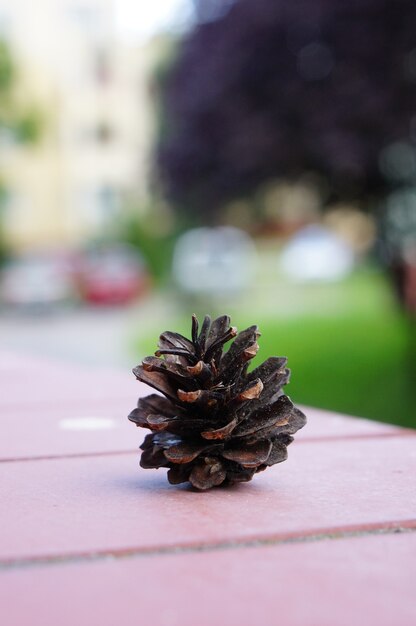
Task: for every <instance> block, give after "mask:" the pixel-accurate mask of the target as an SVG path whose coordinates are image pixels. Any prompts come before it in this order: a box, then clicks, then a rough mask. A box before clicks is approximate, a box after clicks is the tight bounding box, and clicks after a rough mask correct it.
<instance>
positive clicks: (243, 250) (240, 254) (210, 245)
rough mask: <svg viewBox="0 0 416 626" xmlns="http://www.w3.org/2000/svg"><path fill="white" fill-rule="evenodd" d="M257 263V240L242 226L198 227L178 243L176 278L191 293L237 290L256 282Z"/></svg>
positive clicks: (175, 258) (175, 263)
mask: <svg viewBox="0 0 416 626" xmlns="http://www.w3.org/2000/svg"><path fill="white" fill-rule="evenodd" d="M256 262H257V253H256V249H255V246H254V243H253V241H252V240H251V238H250V237H249V236H248V235H247V234H246V233H245V232H244V231H242V230H240V229H239V228H233V227H230V226H223V227H219V228H195V229H192V230H189V231H188V232H186V233H185V234H183V235H182V236H181V237H180V238H179V239H178V241H177V243H176V246H175V251H174V256H173V277H174V279H175V281H176V283H177V284H178V285H179V287H180V288H181V289H182V290H183V291H184V292H187V293H190V294H194V295H197V294H204V295H216V294H221V293H236V292H239V291H243V290H244V289H245V288H247V286H248V285H249V284H250V283H251V282H252V281H253V279H254V275H255V271H256Z"/></svg>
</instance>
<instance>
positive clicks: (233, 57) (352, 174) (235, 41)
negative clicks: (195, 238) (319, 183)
mask: <svg viewBox="0 0 416 626" xmlns="http://www.w3.org/2000/svg"><path fill="white" fill-rule="evenodd" d="M216 4H217V5H218V2H216ZM227 5H228V7H229V10H228V11H227V12H226V13H225V14H222V15H221V14H220V17H219V18H218V19H211V20H210V21H206V22H204V23H200V24H199V25H198V26H197V27H196V28H195V29H194V31H193V32H192V33H190V34H189V35H188V37H187V38H186V39H185V40H184V42H183V44H182V46H181V49H180V52H179V55H178V57H177V59H176V61H175V63H174V65H173V67H172V69H171V71H170V74H169V76H168V79H167V81H166V85H165V90H164V110H165V116H166V120H165V124H164V133H163V135H161V137H160V141H159V146H158V151H157V163H158V169H159V176H160V180H161V183H162V185H163V188H164V190H165V193H166V194H167V196H168V198H169V199H170V200H171V201H172V202H173V204H175V205H177V206H178V207H180V208H181V209H183V210H186V211H188V212H189V213H196V212H201V213H202V215H203V216H205V217H207V216H208V215H209V214H211V215H212V214H216V213H217V212H218V211H220V210H221V207H222V206H223V205H224V203H226V202H227V201H229V200H233V199H235V198H241V197H244V196H250V195H251V194H252V193H253V192H254V191H255V190H256V188H257V187H258V185H259V184H261V183H262V182H265V181H267V180H269V179H271V178H276V177H286V178H296V177H298V176H299V175H300V174H302V173H303V172H305V171H308V172H310V171H312V172H316V173H318V174H321V175H322V176H324V177H325V180H326V181H327V183H328V185H329V189H330V193H331V197H332V198H339V199H349V198H351V197H357V196H360V197H361V198H363V197H367V198H368V197H374V196H376V197H380V196H381V195H382V194H383V193H384V192H385V191H386V189H388V188H389V186H392V185H393V186H394V185H395V184H397V182H398V178H400V176H399V177H397V176H396V178H395V176H394V172H393V176H390V173H389V169H388V167H387V169H386V167H384V169H383V167H380V161H381V159H382V155H383V154H384V151H385V150H386V149H388V147H389V146H391V145H392V144H393V145H394V144H395V143H397V142H405V143H406V145H407V144H409V145H410V146H413V142H414V141H415V139H416V3H415V2H414V0H348V2H347V1H346V0H290V2H289V1H288V0H255V1H253V0H236V1H235V2H234V3H230V2H227ZM390 169H391V168H390ZM393 170H394V167H393ZM412 176H414V177H415V178H414V180H416V176H415V172H413V173H412ZM414 180H413V182H414ZM402 182H403V181H400V183H402Z"/></svg>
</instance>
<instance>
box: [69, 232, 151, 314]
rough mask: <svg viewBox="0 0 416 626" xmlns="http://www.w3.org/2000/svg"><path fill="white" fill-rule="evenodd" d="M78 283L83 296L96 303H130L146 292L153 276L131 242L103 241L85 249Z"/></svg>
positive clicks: (78, 269) (77, 274) (77, 271)
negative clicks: (107, 243) (109, 243)
mask: <svg viewBox="0 0 416 626" xmlns="http://www.w3.org/2000/svg"><path fill="white" fill-rule="evenodd" d="M76 283H77V287H78V291H79V293H80V296H81V298H82V299H83V300H85V301H86V302H89V303H90V304H97V305H112V304H128V303H130V302H132V301H133V300H135V299H136V298H137V297H139V296H140V295H142V294H143V293H145V292H146V291H147V289H148V287H149V284H150V279H149V274H148V272H147V269H146V266H145V263H144V261H143V258H142V256H141V255H140V254H139V252H138V251H137V250H136V249H135V248H133V247H131V246H128V245H124V244H115V245H102V246H97V247H94V248H88V249H87V250H85V251H84V252H82V253H81V254H80V256H79V259H78V262H77V270H76Z"/></svg>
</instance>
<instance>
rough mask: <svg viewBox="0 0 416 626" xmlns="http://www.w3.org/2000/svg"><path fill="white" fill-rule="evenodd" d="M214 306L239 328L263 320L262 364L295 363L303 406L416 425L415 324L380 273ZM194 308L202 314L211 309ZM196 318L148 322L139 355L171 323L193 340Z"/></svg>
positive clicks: (281, 285)
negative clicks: (277, 358)
mask: <svg viewBox="0 0 416 626" xmlns="http://www.w3.org/2000/svg"><path fill="white" fill-rule="evenodd" d="M279 281H280V282H279ZM271 284H275V288H274V289H271V288H270V285H271ZM267 285H268V286H267ZM194 304H195V303H194ZM210 304H211V306H210V311H211V312H212V313H213V314H217V313H221V312H224V311H227V312H229V313H230V314H231V315H232V321H233V324H235V325H237V326H238V328H239V329H242V328H244V327H246V326H249V325H251V324H252V323H258V325H259V327H260V330H261V332H262V337H261V338H260V340H259V343H260V351H259V354H258V356H257V359H256V362H257V363H258V362H260V360H264V359H265V358H267V357H268V356H271V355H284V356H287V357H288V358H289V366H290V368H291V370H292V379H291V382H290V385H289V386H288V387H287V388H286V392H287V393H288V394H289V395H290V396H291V397H292V398H293V399H294V400H295V401H296V402H299V403H303V404H308V405H311V406H316V407H321V408H326V409H331V410H335V411H339V412H344V413H349V414H351V415H358V416H363V417H367V418H371V419H375V420H380V421H386V422H391V423H396V424H401V425H405V426H413V427H416V408H415V407H416V392H415V389H416V384H415V381H414V380H413V379H412V376H414V374H415V366H416V363H415V362H413V363H412V357H413V358H416V356H415V354H413V355H411V354H410V345H409V344H410V343H411V342H410V326H409V325H408V324H407V323H406V320H405V319H404V317H403V316H402V315H401V313H400V312H399V311H398V310H397V308H396V307H395V305H394V302H393V299H392V296H391V293H390V289H389V286H388V284H387V283H386V281H385V279H384V277H383V276H382V275H381V274H380V273H379V272H377V271H374V270H371V269H370V270H368V269H365V270H361V271H359V272H357V273H356V274H355V275H353V276H351V277H350V278H349V279H347V280H345V281H343V282H342V283H338V284H336V285H316V286H312V285H311V286H307V287H300V286H295V285H291V284H288V283H285V282H284V281H283V280H282V279H279V280H278V281H277V283H276V281H274V283H272V282H271V281H270V280H268V281H267V284H266V285H265V284H260V285H259V284H257V286H256V288H255V289H254V291H253V292H251V293H250V294H247V297H246V298H245V300H243V301H241V300H240V301H239V302H231V301H230V302H228V303H226V302H223V303H216V306H214V307H213V306H212V303H210ZM195 308H196V309H197V312H198V313H200V312H201V311H198V309H199V308H201V309H202V308H204V309H206V308H207V306H206V304H205V305H204V304H201V303H200V306H198V305H196V306H194V307H193V309H192V310H194V309H195ZM213 309H214V310H213ZM215 309H216V310H215ZM189 310H191V307H190V308H189ZM189 318H190V316H189V315H188V313H187V314H186V315H185V314H184V313H183V312H182V313H181V312H180V311H179V312H178V313H177V314H176V315H173V318H172V317H169V320H168V319H166V320H163V322H164V324H162V325H163V327H161V326H158V327H157V328H152V326H151V325H150V324H149V325H147V327H146V334H145V335H144V334H143V335H142V336H140V337H137V338H136V342H135V343H136V348H137V349H138V352H139V354H140V355H141V356H144V355H145V354H152V353H153V352H154V350H155V343H156V341H155V340H156V338H157V336H158V334H159V333H160V331H162V330H165V326H166V328H170V329H172V330H178V331H179V332H182V333H184V334H186V335H188V336H189V325H190V319H189ZM413 330H414V327H413Z"/></svg>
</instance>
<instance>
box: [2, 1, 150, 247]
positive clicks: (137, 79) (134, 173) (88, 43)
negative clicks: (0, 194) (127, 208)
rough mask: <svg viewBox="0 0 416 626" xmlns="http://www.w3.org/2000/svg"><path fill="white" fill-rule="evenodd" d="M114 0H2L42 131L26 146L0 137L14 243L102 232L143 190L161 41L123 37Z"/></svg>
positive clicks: (6, 31) (62, 240) (46, 242)
mask: <svg viewBox="0 0 416 626" xmlns="http://www.w3.org/2000/svg"><path fill="white" fill-rule="evenodd" d="M114 5H115V2H114V0H37V1H36V6H33V7H31V6H30V5H29V4H28V2H27V0H2V1H1V2H0V37H1V38H2V39H4V40H5V41H6V42H7V44H8V45H9V47H10V49H11V51H12V54H13V56H14V58H15V60H16V64H17V68H18V73H19V85H22V86H23V85H24V91H25V94H26V93H27V94H28V95H29V97H30V98H32V99H33V101H34V102H36V106H37V107H38V109H39V110H40V111H41V115H42V119H43V132H42V134H41V138H40V141H39V142H38V143H37V144H36V145H32V146H30V147H27V146H26V147H25V146H21V145H18V144H17V143H15V142H13V141H10V138H9V137H7V136H5V137H1V138H0V172H1V175H2V178H3V179H4V181H5V182H6V186H7V190H8V194H7V201H6V205H5V209H4V215H3V222H4V223H3V229H4V231H5V235H6V237H7V240H8V242H9V245H10V246H11V248H12V249H15V250H22V249H23V250H24V249H28V248H31V249H33V248H36V247H45V246H46V247H56V246H72V245H76V244H77V243H79V242H80V241H83V240H85V239H86V238H89V237H93V236H96V235H97V234H99V233H102V232H103V231H105V229H106V227H107V225H109V224H110V223H111V222H112V221H113V220H114V219H115V218H116V217H117V215H118V214H119V212H120V211H122V210H123V206H124V205H125V203H126V200H127V201H128V200H130V201H132V200H133V201H134V202H135V203H136V204H140V202H141V201H142V200H144V199H145V198H146V197H147V192H148V183H147V181H148V168H149V152H150V149H151V148H150V147H151V144H152V134H153V119H152V113H151V110H152V109H151V104H150V100H151V98H150V90H149V83H148V79H149V74H150V71H151V68H152V65H153V60H154V58H155V48H157V45H158V44H157V42H155V41H153V42H148V43H144V44H138V43H134V44H133V43H132V42H131V40H130V41H123V39H122V37H120V33H118V32H117V30H116V21H115V18H114V10H115V6H114Z"/></svg>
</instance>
